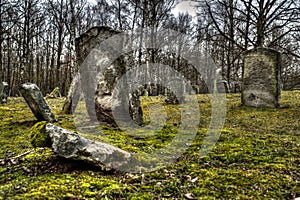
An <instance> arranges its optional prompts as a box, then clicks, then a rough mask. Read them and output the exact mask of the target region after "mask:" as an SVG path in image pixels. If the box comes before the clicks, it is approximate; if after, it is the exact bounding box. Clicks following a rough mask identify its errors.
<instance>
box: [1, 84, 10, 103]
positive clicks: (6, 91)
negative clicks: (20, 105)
mask: <svg viewBox="0 0 300 200" xmlns="http://www.w3.org/2000/svg"><path fill="white" fill-rule="evenodd" d="M8 95H9V86H8V83H7V82H0V104H5V103H7V97H8Z"/></svg>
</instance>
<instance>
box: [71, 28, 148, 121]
mask: <svg viewBox="0 0 300 200" xmlns="http://www.w3.org/2000/svg"><path fill="white" fill-rule="evenodd" d="M119 33H121V31H117V30H113V29H111V28H109V27H105V26H101V27H93V28H91V29H90V30H88V31H87V32H86V33H84V34H82V35H81V36H80V37H79V38H77V39H76V53H77V59H78V60H77V61H78V64H79V72H80V76H81V83H80V85H81V88H82V91H83V94H84V99H85V103H86V109H87V112H88V114H89V117H90V120H91V121H96V120H98V121H99V122H100V123H101V124H103V125H107V126H116V123H115V119H114V116H113V110H114V109H116V110H118V112H119V113H123V111H124V112H127V111H128V112H129V114H130V116H131V119H132V120H133V121H134V122H135V123H136V124H138V125H141V124H142V123H143V118H142V109H141V108H140V101H139V98H138V97H136V96H135V94H131V95H129V90H128V87H126V85H123V89H122V90H119V91H116V88H115V86H116V83H117V80H119V79H120V78H121V77H122V75H124V74H125V73H126V71H127V70H128V69H127V68H129V66H126V63H125V58H124V57H123V56H120V57H118V58H116V59H111V58H110V55H117V54H118V53H119V52H118V51H120V49H122V48H123V45H125V44H123V43H124V41H111V42H114V44H110V43H106V45H107V48H104V49H103V48H102V49H101V48H99V47H100V46H101V45H100V44H103V41H105V40H107V39H108V38H110V37H112V36H114V35H116V34H119ZM110 45H111V46H110ZM94 49H101V51H100V50H99V51H98V52H100V53H101V60H97V59H99V57H100V56H99V55H98V54H95V56H94V55H93V54H92V53H93V50H94ZM114 51H115V52H114ZM95 57H96V58H95ZM112 57H113V56H112ZM110 59H111V62H112V63H111V64H110V65H109V66H107V67H106V68H105V67H104V66H105V65H106V64H107V62H108V61H110ZM91 60H92V61H91ZM96 75H97V76H96ZM125 84H126V83H125ZM94 86H96V89H95V88H94ZM113 91H114V93H117V95H115V96H114V97H113ZM115 97H116V98H115ZM124 102H127V103H124ZM75 103H76V102H75ZM126 105H127V106H129V108H126ZM125 115H126V114H124V116H125ZM119 117H120V116H119ZM125 120H128V116H127V117H125Z"/></svg>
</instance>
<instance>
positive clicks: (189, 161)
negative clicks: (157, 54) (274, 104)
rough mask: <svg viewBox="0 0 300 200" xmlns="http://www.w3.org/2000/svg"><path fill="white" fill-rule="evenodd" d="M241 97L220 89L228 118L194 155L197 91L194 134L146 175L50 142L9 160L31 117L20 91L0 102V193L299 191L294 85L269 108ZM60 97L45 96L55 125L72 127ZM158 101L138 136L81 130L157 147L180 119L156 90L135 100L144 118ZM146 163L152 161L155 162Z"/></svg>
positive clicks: (26, 138) (204, 124)
mask: <svg viewBox="0 0 300 200" xmlns="http://www.w3.org/2000/svg"><path fill="white" fill-rule="evenodd" d="M240 98H241V97H240V94H227V118H226V121H225V125H224V128H223V130H222V132H221V136H220V138H219V140H218V142H217V143H216V145H215V146H214V148H213V150H212V152H211V153H209V154H208V155H206V156H205V157H200V156H199V150H200V148H201V145H202V142H203V138H204V136H206V134H207V130H208V128H209V124H210V115H211V103H210V97H209V95H198V99H199V108H200V124H199V129H198V132H197V136H196V138H195V140H194V141H193V142H192V144H191V145H190V146H189V148H188V149H187V150H186V151H185V152H184V153H183V155H181V156H180V157H179V158H178V159H177V160H176V161H174V162H171V163H169V164H167V165H165V166H162V167H161V168H160V169H159V170H155V171H152V172H149V173H145V174H141V173H137V174H133V173H125V172H117V171H110V172H104V171H101V169H98V168H95V167H94V168H93V167H91V166H90V165H88V164H86V163H82V162H78V161H70V160H67V159H61V158H58V157H57V156H56V155H55V154H53V152H52V151H51V149H49V148H36V149H35V150H34V152H33V153H30V154H28V155H26V156H24V157H21V158H19V159H15V160H10V158H12V157H15V156H17V155H19V154H22V153H24V152H26V151H29V150H32V145H31V144H30V138H31V127H32V126H33V125H34V124H35V123H36V121H35V118H34V116H33V115H32V113H31V111H30V110H29V108H28V107H27V106H26V103H25V102H24V101H23V100H22V98H11V99H9V101H8V104H7V105H3V106H2V105H0V118H1V120H0V127H1V130H0V147H1V148H0V199H186V198H187V196H192V197H194V198H196V199H294V198H295V197H299V196H300V185H299V183H300V168H299V165H300V157H299V155H300V145H299V144H300V137H299V136H300V133H299V130H300V123H299V119H300V102H299V99H300V91H289V92H285V91H283V92H282V97H281V99H282V102H281V107H280V108H276V109H273V108H264V109H263V108H251V107H244V106H241V101H240ZM63 102H64V101H63V99H49V100H48V103H49V106H50V107H51V109H52V110H53V113H54V114H55V115H56V116H57V118H58V122H56V123H55V125H58V126H61V127H63V128H66V129H68V130H71V131H76V128H75V126H74V122H73V118H72V115H64V114H62V113H61V108H62V105H63ZM157 103H158V104H160V105H161V106H162V107H163V108H164V110H165V112H166V114H167V120H166V123H165V124H164V125H163V128H162V129H161V130H158V131H156V132H155V131H153V130H151V129H150V128H149V130H148V129H141V130H139V131H140V136H142V137H137V135H130V134H129V133H127V132H124V131H122V130H119V129H114V128H108V127H101V126H99V127H97V130H99V131H101V134H95V129H94V130H91V133H89V132H85V133H84V134H83V136H85V137H89V138H91V139H94V140H97V141H101V142H106V143H110V144H112V145H115V146H118V147H120V148H121V149H123V150H126V151H129V152H132V153H139V154H140V155H141V156H143V155H144V154H148V153H151V152H152V151H154V150H161V149H162V148H164V147H165V145H167V144H168V143H170V141H172V139H173V138H174V136H175V135H176V131H177V130H178V127H180V120H181V118H180V112H179V110H180V108H179V106H178V105H177V106H174V105H166V104H164V103H163V101H161V100H160V97H149V98H148V97H145V98H144V99H142V106H144V111H145V112H144V113H145V114H146V116H145V119H146V121H147V123H148V124H151V113H150V108H151V109H152V111H154V114H155V112H156V110H155V109H159V107H155V106H154V107H151V106H152V105H154V104H157ZM147 106H148V107H149V106H150V107H149V109H148V110H147V108H146V107H147ZM158 111H160V110H157V112H158ZM41 127H42V124H40V125H39V128H41ZM137 134H139V132H138V133H137ZM138 136H139V135H138ZM143 153H144V154H143ZM3 160H4V161H5V162H1V161H3ZM145 162H146V161H145ZM148 162H149V165H151V164H152V162H155V161H153V160H151V159H150V160H149V161H148Z"/></svg>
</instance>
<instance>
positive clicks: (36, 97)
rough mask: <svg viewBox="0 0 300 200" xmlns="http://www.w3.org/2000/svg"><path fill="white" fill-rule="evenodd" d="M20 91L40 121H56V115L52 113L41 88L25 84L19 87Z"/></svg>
mask: <svg viewBox="0 0 300 200" xmlns="http://www.w3.org/2000/svg"><path fill="white" fill-rule="evenodd" d="M19 91H20V92H21V94H22V96H23V97H24V99H25V101H26V102H27V104H28V106H29V107H30V109H31V111H32V112H33V114H34V116H35V117H36V118H37V119H38V120H39V121H49V122H54V121H56V119H55V116H54V114H53V113H52V112H51V109H50V108H49V106H48V104H47V102H46V101H45V99H44V97H43V95H42V92H41V91H40V88H39V87H38V86H37V85H36V84H33V83H24V84H21V85H20V87H19Z"/></svg>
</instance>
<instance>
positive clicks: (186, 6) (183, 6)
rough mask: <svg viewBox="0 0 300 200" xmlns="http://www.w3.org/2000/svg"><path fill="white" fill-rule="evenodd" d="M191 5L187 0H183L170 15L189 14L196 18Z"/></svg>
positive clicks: (194, 9)
mask: <svg viewBox="0 0 300 200" xmlns="http://www.w3.org/2000/svg"><path fill="white" fill-rule="evenodd" d="M193 3H194V2H192V1H189V0H184V1H182V2H181V3H179V4H178V5H177V6H176V7H175V8H174V9H173V10H172V13H173V14H174V15H175V16H177V15H178V13H180V12H182V13H186V12H187V13H189V14H190V15H192V16H193V17H195V16H196V8H193Z"/></svg>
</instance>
